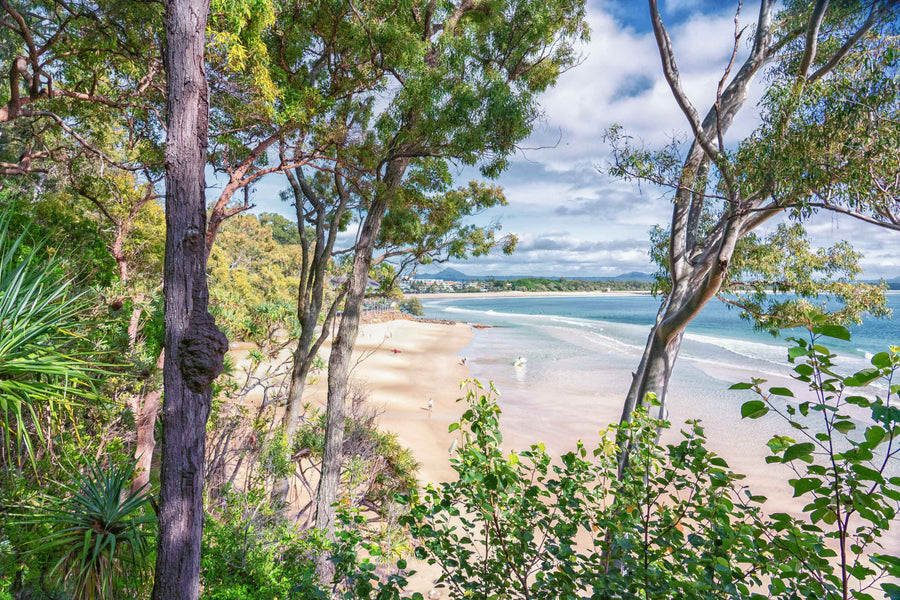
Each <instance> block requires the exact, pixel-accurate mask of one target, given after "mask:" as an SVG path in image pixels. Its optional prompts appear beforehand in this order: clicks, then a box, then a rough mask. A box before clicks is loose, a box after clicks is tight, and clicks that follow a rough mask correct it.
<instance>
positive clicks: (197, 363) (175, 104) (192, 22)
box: [151, 0, 228, 600]
mask: <svg viewBox="0 0 900 600" xmlns="http://www.w3.org/2000/svg"><path fill="white" fill-rule="evenodd" d="M208 13H209V0H169V1H168V2H167V3H166V15H165V29H166V46H165V61H166V109H167V110H166V121H167V131H166V258H165V272H164V282H163V283H164V296H165V349H166V354H165V360H164V366H163V389H164V392H165V405H164V407H163V411H162V427H163V428H162V461H161V467H160V495H159V513H158V516H159V537H158V541H157V554H156V575H155V579H154V583H153V592H152V595H151V598H153V600H175V599H179V600H196V598H197V597H198V594H199V585H200V542H201V537H202V534H203V474H204V461H205V445H206V421H207V419H208V418H209V410H210V402H211V398H212V391H211V383H212V381H213V379H215V377H216V376H218V375H219V374H220V373H221V372H222V358H223V356H224V354H225V351H226V350H227V349H228V342H227V340H226V339H225V336H224V335H222V333H221V332H220V331H219V330H218V329H217V328H216V326H215V322H214V320H213V318H212V316H211V315H210V314H209V312H208V311H207V305H208V300H209V294H208V290H207V283H206V238H205V233H206V198H205V188H206V180H205V175H204V168H205V166H206V148H207V135H208V126H209V99H208V89H207V83H206V73H205V70H204V49H205V42H206V24H207V16H208Z"/></svg>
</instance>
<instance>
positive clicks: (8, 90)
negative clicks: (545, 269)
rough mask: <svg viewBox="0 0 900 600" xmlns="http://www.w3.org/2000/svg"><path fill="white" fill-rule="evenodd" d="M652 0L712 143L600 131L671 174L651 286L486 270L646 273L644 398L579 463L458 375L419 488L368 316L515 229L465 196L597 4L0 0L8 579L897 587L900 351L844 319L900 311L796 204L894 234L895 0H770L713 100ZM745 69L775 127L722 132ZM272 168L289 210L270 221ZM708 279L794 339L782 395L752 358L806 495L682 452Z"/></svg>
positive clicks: (758, 392)
mask: <svg viewBox="0 0 900 600" xmlns="http://www.w3.org/2000/svg"><path fill="white" fill-rule="evenodd" d="M656 4H657V3H656V2H655V1H654V0H650V2H649V5H650V9H651V10H650V14H651V17H652V21H653V23H652V26H653V30H654V34H655V38H656V41H657V43H658V45H659V49H660V56H661V58H662V62H663V72H664V74H665V77H666V80H667V82H668V83H669V85H670V88H671V90H672V92H673V94H674V95H675V97H676V100H677V101H678V104H679V106H680V107H681V108H682V110H683V112H684V113H685V116H686V117H687V118H688V121H689V123H690V125H691V132H692V138H690V139H689V140H688V141H687V142H684V143H683V142H682V141H680V140H675V141H674V142H673V144H672V145H671V146H669V147H666V148H664V149H662V150H658V151H649V150H645V149H644V148H642V147H641V146H640V145H639V144H637V143H636V142H635V141H634V140H633V139H632V138H630V137H629V136H628V135H627V134H626V133H624V132H623V131H622V130H621V128H619V127H616V126H613V127H612V128H611V129H610V130H609V132H608V136H607V138H608V140H607V141H608V142H609V143H610V144H611V145H612V147H613V151H614V157H615V164H614V165H613V167H612V173H613V174H614V175H616V176H619V177H622V178H625V179H638V180H644V181H650V182H652V183H653V184H654V185H658V186H663V187H666V186H668V187H669V188H671V189H672V190H673V195H674V203H673V211H674V213H673V214H674V218H673V221H672V226H671V228H670V229H660V228H657V229H654V230H653V231H652V232H651V240H650V243H649V244H648V249H649V254H650V256H651V258H652V259H654V260H655V261H656V262H657V264H658V266H659V272H658V274H657V277H656V280H655V281H654V282H653V284H646V285H645V284H643V283H640V282H618V281H617V282H611V281H595V282H588V281H578V280H567V279H558V280H555V279H544V278H524V279H520V280H514V281H487V282H484V283H483V285H484V286H486V287H487V288H488V289H501V290H507V289H512V290H524V291H586V290H597V289H599V290H606V289H616V290H643V289H652V291H654V292H656V293H657V294H659V295H661V296H662V300H663V304H662V306H661V310H660V313H659V318H658V320H657V323H656V324H655V326H654V328H653V331H652V332H651V335H650V337H649V339H648V347H647V351H646V352H645V353H644V355H643V356H644V358H643V360H642V363H641V365H640V367H639V369H638V370H637V371H636V373H635V375H634V385H633V387H632V390H631V392H630V393H629V396H628V398H627V400H626V404H625V411H624V416H623V420H622V423H621V424H620V425H617V426H613V427H611V428H610V429H609V430H608V431H606V432H605V433H604V435H603V437H602V439H601V440H600V443H599V445H597V446H596V447H590V448H589V447H588V446H585V445H583V444H581V443H580V442H579V443H575V444H573V445H574V450H572V451H571V452H569V453H567V454H564V455H562V456H560V457H551V456H549V455H548V453H547V452H546V450H545V448H544V447H543V446H542V445H540V444H537V445H534V446H532V447H531V448H529V449H527V450H524V451H519V452H516V451H512V450H511V449H510V448H507V447H504V446H503V440H502V437H501V433H500V410H499V407H498V405H497V402H496V399H495V396H494V393H493V392H494V390H493V389H491V390H489V391H488V392H484V390H483V389H482V388H481V386H480V384H479V383H478V382H470V387H469V390H468V392H467V395H466V398H465V402H466V405H465V407H463V408H462V410H461V413H462V415H461V417H460V419H459V422H458V423H456V424H454V425H453V426H451V428H450V431H451V433H455V435H456V436H458V438H457V440H456V442H455V443H454V445H453V446H452V448H451V450H450V454H451V462H452V466H453V468H454V469H455V472H456V478H455V479H454V480H452V481H448V482H443V483H436V484H433V485H429V486H428V487H425V488H424V489H423V488H422V487H421V484H420V482H419V481H418V480H417V471H418V468H419V465H418V464H417V462H416V457H414V456H413V455H412V454H411V453H410V451H409V450H408V449H406V448H404V447H402V445H401V444H400V443H399V442H398V441H397V437H396V436H395V435H394V434H391V433H389V432H385V431H382V430H380V429H379V428H378V425H377V424H378V418H377V417H378V410H377V407H375V406H373V405H372V403H371V402H370V400H369V392H368V390H366V389H365V387H364V386H361V385H360V384H358V383H356V382H353V381H352V380H351V372H352V370H353V367H354V366H355V363H354V360H355V359H354V349H355V343H356V338H357V333H358V330H359V324H360V318H361V313H362V311H363V308H364V305H365V303H366V301H367V300H370V299H372V298H373V296H374V297H379V298H382V299H383V298H384V297H390V298H394V297H396V290H397V283H398V280H399V279H400V277H401V276H402V275H404V274H405V273H407V272H409V271H410V270H412V269H414V268H415V267H416V266H417V265H422V264H428V263H432V262H435V261H437V262H442V261H445V260H449V259H455V260H464V259H465V258H467V257H470V256H483V255H485V254H488V253H490V252H500V253H504V252H505V253H509V252H512V251H514V249H515V245H516V238H515V236H513V235H510V236H500V235H499V233H498V232H499V225H498V224H497V223H493V222H492V223H489V224H484V225H479V224H477V223H478V222H479V220H478V219H473V217H475V216H477V215H479V214H480V213H482V212H483V211H485V210H488V209H491V208H494V207H498V206H504V205H506V203H507V199H506V197H505V195H504V193H503V190H501V189H500V188H499V187H498V186H496V185H495V184H494V183H492V182H491V181H490V180H491V179H494V178H496V177H497V176H498V175H499V174H500V173H501V172H502V171H503V170H504V169H505V168H506V167H507V166H508V165H509V162H510V160H511V157H512V156H513V155H514V153H515V152H516V151H517V150H519V149H520V147H521V144H522V142H523V141H524V140H525V139H526V138H528V136H529V134H530V133H531V131H532V128H533V127H534V125H535V123H536V122H537V121H538V120H539V119H540V118H541V116H542V115H541V107H540V105H539V103H538V101H539V99H540V97H541V95H542V94H543V93H544V92H545V91H546V90H548V89H549V88H550V87H551V86H553V85H554V84H555V83H556V81H557V79H558V77H559V76H560V75H561V74H562V73H563V72H565V71H566V70H568V69H571V68H575V67H576V66H577V65H578V63H579V56H578V52H577V48H578V44H579V43H581V42H583V41H585V40H586V39H587V38H588V35H589V31H588V21H587V16H586V6H585V3H584V2H583V1H580V0H576V1H571V0H490V1H489V2H483V1H479V0H459V1H456V0H453V1H446V2H440V3H437V2H433V1H430V0H401V1H400V2H399V3H398V2H396V1H390V2H383V1H381V0H354V1H353V2H351V1H349V0H325V1H323V2H307V3H304V2H300V3H298V2H291V1H288V0H212V1H211V2H210V1H209V0H167V1H166V2H164V3H159V2H156V3H143V2H116V1H112V0H72V1H65V2H64V1H61V0H19V1H15V2H13V1H5V0H4V1H0V51H2V54H0V62H2V63H3V67H4V68H3V73H4V74H5V77H4V84H3V87H2V88H0V511H2V512H0V600H8V599H10V598H12V599H15V600H25V599H31V600H37V599H50V598H58V599H72V600H82V599H87V600H94V599H97V600H111V599H119V598H121V599H125V598H147V597H151V598H153V599H154V600H170V599H175V598H179V599H182V598H185V599H188V600H195V599H196V598H198V597H202V598H208V599H216V600H250V599H266V600H269V599H271V600H276V599H280V600H284V599H291V598H295V599H301V598H304V599H305V598H323V599H325V598H348V599H350V598H379V599H385V600H387V599H390V598H400V597H406V596H410V597H413V598H421V597H422V593H423V592H424V591H425V590H413V589H411V587H410V585H409V584H408V580H409V578H410V577H411V575H412V574H413V573H412V571H413V568H412V567H411V565H412V557H415V558H416V559H418V560H419V561H423V562H422V563H420V564H421V565H425V564H427V565H429V566H431V567H434V568H436V569H438V571H439V572H440V576H439V582H438V583H439V585H440V586H441V587H442V588H443V590H444V591H443V593H444V594H446V595H447V596H448V597H450V598H458V599H462V598H472V597H475V598H523V599H524V598H548V599H549V598H580V597H592V598H608V597H613V598H643V599H649V598H661V597H673V598H686V599H687V598H711V597H722V596H724V597H728V598H740V599H745V598H746V599H748V600H760V599H761V598H785V599H787V598H828V599H831V598H841V599H847V598H858V599H863V600H864V599H867V598H874V597H876V596H877V595H879V594H881V595H887V596H888V597H891V598H900V586H898V583H897V581H900V557H898V556H895V555H894V554H892V552H895V550H894V549H892V547H890V546H888V545H887V544H883V542H885V541H887V542H890V541H891V540H892V539H893V538H892V537H891V536H892V535H894V536H895V535H896V534H895V533H893V532H892V527H895V526H896V522H897V520H898V511H900V477H898V476H897V462H898V461H897V458H898V456H900V448H898V443H900V442H898V438H900V408H898V405H897V404H898V400H900V397H898V396H900V386H898V384H896V383H895V379H894V376H895V374H896V372H897V370H898V369H900V349H898V348H897V347H894V346H892V347H890V348H888V349H886V350H885V351H884V352H880V353H878V354H876V355H874V356H873V357H872V358H871V361H870V362H871V367H868V368H866V369H865V370H863V371H861V372H858V373H850V374H848V373H844V372H843V371H842V370H841V366H840V361H839V359H838V358H837V357H835V356H834V355H832V354H831V353H830V352H829V350H828V349H827V347H826V346H825V344H826V340H827V338H829V337H831V338H840V339H844V340H846V339H849V333H848V330H847V329H846V328H845V326H844V325H845V324H847V323H851V322H854V321H856V320H858V319H859V318H861V316H862V315H864V314H875V315H883V314H885V313H886V309H885V304H884V294H883V292H884V290H883V286H877V285H866V284H861V283H860V282H858V281H856V276H857V275H859V273H860V268H859V264H858V260H859V255H858V253H856V252H855V251H854V250H853V249H852V247H851V246H850V245H849V243H841V244H837V245H836V246H834V247H832V248H827V249H819V248H816V247H815V246H814V244H813V240H811V239H810V236H809V235H808V232H807V231H805V229H804V227H803V223H804V222H805V220H806V219H808V218H809V217H810V216H811V215H812V214H814V213H815V212H816V211H832V212H837V213H841V214H845V215H847V216H849V217H854V218H858V219H861V220H863V221H866V222H867V223H869V224H870V225H873V226H882V227H887V228H891V229H900V215H898V212H897V197H896V194H897V191H896V182H897V181H898V178H897V166H896V165H897V151H898V148H900V143H898V132H900V128H898V123H900V119H898V98H900V84H898V80H897V77H896V73H897V66H898V60H900V50H898V48H897V43H898V41H897V40H898V36H897V31H896V29H897V24H898V23H900V19H897V16H898V11H900V4H898V3H897V2H890V1H883V0H870V1H868V2H844V3H833V4H832V5H830V4H829V3H828V2H821V1H820V2H817V3H815V4H814V5H813V4H811V3H806V2H785V3H783V5H782V6H779V7H775V6H774V2H771V1H770V0H762V2H761V3H760V13H759V19H758V22H757V25H756V28H755V30H754V31H753V32H752V35H753V36H754V39H753V47H752V49H751V51H750V56H749V57H748V58H747V62H746V63H745V64H744V65H743V66H741V67H739V68H738V69H737V70H736V73H735V76H734V78H732V79H731V80H728V77H727V76H726V77H723V79H722V81H721V83H720V85H719V88H718V91H717V95H716V101H715V104H714V106H713V107H712V108H711V109H710V112H709V115H708V116H707V117H706V118H704V119H703V120H700V117H699V114H698V113H697V112H696V110H695V109H694V107H693V106H692V105H691V103H690V101H689V100H687V99H686V97H685V96H684V93H683V90H681V84H680V79H679V75H678V70H677V68H676V66H675V57H674V52H673V50H672V48H671V44H670V41H669V39H668V34H667V32H666V29H665V26H664V24H663V23H662V20H661V18H660V16H659V11H658V10H657V6H656ZM741 35H742V32H740V31H736V32H735V50H734V56H733V59H734V58H735V57H736V56H737V54H738V42H739V40H740V38H741ZM732 62H733V61H732ZM730 68H731V66H729V69H730ZM757 73H758V74H759V75H760V76H761V77H760V79H762V80H763V81H764V88H765V89H764V97H763V101H762V104H761V107H762V112H761V119H760V125H759V127H758V128H757V129H756V130H754V131H753V133H752V134H751V135H749V136H748V137H747V139H745V140H742V141H741V142H740V143H738V144H737V145H736V146H734V147H726V146H725V145H724V142H723V136H724V133H725V130H727V128H728V126H729V125H730V124H731V122H732V120H733V118H734V116H735V115H736V114H737V112H738V111H739V110H740V108H741V107H742V105H743V102H744V99H745V98H746V91H747V88H748V86H749V85H750V83H751V81H752V80H753V76H754V75H755V74H757ZM726 75H727V74H726ZM763 75H764V76H765V77H762V76H763ZM726 83H727V85H726ZM684 146H688V147H687V148H685V147H684ZM683 150H687V151H686V152H682V151H683ZM460 165H464V166H468V167H472V168H473V170H472V172H473V173H474V172H476V171H477V172H478V174H479V176H480V177H482V178H484V179H485V181H478V180H476V181H471V182H468V183H466V184H464V185H459V184H458V182H456V181H455V178H454V172H455V169H457V168H458V167H459V166H460ZM263 181H265V182H266V183H272V184H273V185H275V186H276V187H279V188H283V193H282V194H281V199H282V200H284V202H285V207H290V208H289V209H288V212H291V211H292V212H293V213H294V214H293V216H292V218H290V219H289V218H287V217H285V216H283V215H280V214H272V213H269V214H266V213H263V214H254V213H253V212H252V209H253V208H254V205H253V202H254V196H253V194H254V193H255V192H258V191H259V190H261V189H265V188H264V186H262V185H260V184H261V183H262V182H263ZM269 189H271V188H269ZM782 213H785V214H787V215H788V216H789V217H791V219H792V221H790V222H787V223H782V224H780V225H778V226H777V227H774V228H772V230H771V231H770V232H769V233H768V234H766V235H762V234H758V233H755V232H754V230H755V229H756V228H757V227H758V226H759V225H761V224H762V223H763V222H765V221H766V220H768V219H770V218H773V217H774V216H776V215H779V214H782ZM771 289H775V290H777V291H778V292H785V293H787V294H786V295H785V294H781V295H772V294H769V293H767V292H768V291H769V290H771ZM716 296H718V297H719V298H721V299H722V300H724V301H726V302H728V303H730V304H732V305H734V306H736V307H738V308H739V309H740V310H741V311H742V312H743V313H744V314H745V315H746V316H747V317H748V318H753V319H755V321H756V322H757V324H758V325H759V326H760V327H762V328H764V329H768V330H777V329H779V328H782V327H786V326H791V327H801V328H805V330H806V331H808V337H805V338H801V339H796V340H795V345H794V347H793V348H792V349H791V350H790V352H789V354H788V360H789V362H790V363H791V366H792V369H793V373H794V379H795V380H796V381H797V382H798V383H799V384H800V386H801V387H802V388H804V389H803V390H802V392H801V391H797V393H796V398H795V392H794V391H792V390H790V389H787V388H784V387H766V386H765V385H764V383H765V382H764V380H762V379H753V380H752V381H751V382H747V383H739V384H736V388H737V389H745V390H748V394H751V393H753V394H755V397H754V398H753V399H750V400H748V401H747V402H746V403H745V404H744V405H743V407H742V409H741V411H740V412H741V414H740V416H741V417H744V418H747V419H756V418H761V417H763V416H766V415H768V416H770V417H771V416H772V415H776V416H778V417H780V418H782V419H783V425H784V427H783V430H779V431H778V432H777V435H774V436H773V437H772V438H771V440H770V441H769V443H768V448H769V449H770V450H771V456H770V457H769V458H768V462H769V463H771V464H772V465H775V466H779V467H780V468H781V469H783V470H782V471H781V473H783V475H784V477H785V478H786V480H787V483H788V484H789V485H790V486H791V487H792V488H793V490H794V497H795V498H798V499H800V500H799V504H798V507H797V511H796V512H795V513H793V514H787V513H782V512H775V513H769V512H768V511H767V507H766V503H765V499H763V498H761V497H759V496H758V495H755V494H754V493H753V492H752V490H748V489H746V488H744V487H742V484H741V480H742V478H741V475H739V474H736V473H733V472H732V471H731V470H730V469H729V467H728V465H727V463H726V462H725V461H724V460H723V459H722V458H721V457H719V456H717V455H716V454H715V453H714V452H712V451H711V450H710V449H708V448H707V447H706V441H705V438H704V433H703V427H702V423H701V422H699V421H691V422H688V423H687V424H686V427H685V429H684V431H683V432H681V438H680V439H679V441H678V442H677V443H672V444H662V443H661V442H660V439H661V438H660V433H661V432H662V431H663V430H664V429H666V428H668V427H670V424H669V423H667V422H665V421H664V420H663V419H659V418H654V416H653V415H654V414H659V415H663V414H665V412H664V408H665V392H666V389H667V385H668V381H669V378H670V376H671V370H672V367H673V365H674V363H675V358H676V357H677V354H678V346H679V344H680V341H681V338H682V335H683V333H684V330H685V328H686V327H687V325H688V323H689V322H690V320H691V319H692V318H693V317H694V316H695V315H696V314H697V312H699V310H700V309H701V308H702V306H703V305H704V304H705V303H706V302H708V301H709V300H710V299H712V298H713V297H716ZM821 296H828V297H829V298H832V299H835V300H837V301H838V302H837V303H838V305H839V306H838V308H837V309H836V310H834V311H832V312H827V311H826V309H825V308H823V306H822V304H821V302H820V301H819V298H820V297H821ZM403 309H404V310H406V311H408V312H410V313H413V314H418V313H421V311H422V306H421V302H419V301H418V300H416V299H412V300H409V301H407V302H405V303H404V304H403ZM325 343H329V344H330V351H329V354H328V359H327V362H326V361H325V360H324V359H323V358H322V356H320V350H321V349H322V347H323V345H324V344H325ZM423 375H427V374H423ZM315 381H322V383H323V387H325V388H326V389H325V393H326V398H325V406H324V407H323V408H319V407H314V406H312V405H311V404H310V403H309V401H308V399H307V397H306V396H305V395H304V391H305V389H306V386H308V385H311V384H312V383H313V382H315ZM857 390H860V391H859V392H857ZM429 410H431V407H430V406H429ZM737 417H738V415H735V418H736V419H737Z"/></svg>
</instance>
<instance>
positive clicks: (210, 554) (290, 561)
mask: <svg viewBox="0 0 900 600" xmlns="http://www.w3.org/2000/svg"><path fill="white" fill-rule="evenodd" d="M323 544H324V540H323V539H322V538H321V537H319V536H317V535H316V532H314V531H313V532H305V533H304V532H300V531H298V530H297V528H296V525H294V524H292V523H290V522H289V521H288V520H287V519H285V518H284V517H282V516H280V515H278V514H277V513H276V512H275V511H274V510H273V508H272V506H271V505H270V504H269V494H268V493H267V492H266V491H265V490H264V489H263V488H259V487H257V488H253V489H251V490H249V491H248V492H245V493H238V492H236V491H234V490H229V491H227V492H226V494H225V501H224V503H223V509H222V510H221V512H218V513H213V514H210V515H208V516H207V519H206V526H205V527H204V530H203V550H202V556H201V572H200V576H201V581H202V584H203V595H202V598H208V599H210V600H287V599H290V598H296V599H300V598H305V597H307V596H305V595H303V594H304V593H305V592H306V591H307V590H308V589H310V588H311V587H312V586H314V584H315V577H316V571H315V561H314V560H313V557H314V553H315V552H317V551H319V550H320V549H321V548H322V546H323Z"/></svg>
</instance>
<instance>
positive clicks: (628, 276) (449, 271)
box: [414, 267, 900, 282]
mask: <svg viewBox="0 0 900 600" xmlns="http://www.w3.org/2000/svg"><path fill="white" fill-rule="evenodd" d="M529 278H547V279H559V276H558V275H466V274H465V273H463V272H462V271H458V270H456V269H453V268H450V267H447V268H446V269H444V270H442V271H439V272H437V273H417V274H416V275H415V277H414V279H443V280H444V281H486V280H489V279H495V280H497V281H511V280H514V279H529ZM564 279H568V280H571V281H641V282H651V281H653V276H652V275H650V274H649V273H642V272H641V271H630V272H628V273H622V274H621V275H615V276H611V277H571V276H570V277H564ZM898 280H900V278H898Z"/></svg>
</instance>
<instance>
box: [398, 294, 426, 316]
mask: <svg viewBox="0 0 900 600" xmlns="http://www.w3.org/2000/svg"><path fill="white" fill-rule="evenodd" d="M400 308H401V309H403V310H404V311H405V312H408V313H409V314H411V315H414V316H416V317H421V316H422V315H424V314H425V309H424V307H423V306H422V301H421V300H419V299H418V298H409V299H408V300H405V301H404V302H403V303H402V304H401V305H400Z"/></svg>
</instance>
